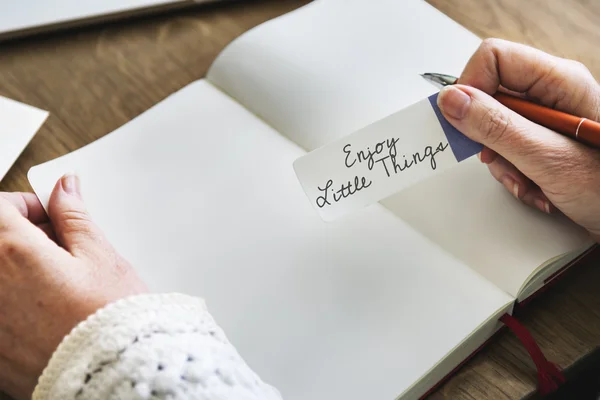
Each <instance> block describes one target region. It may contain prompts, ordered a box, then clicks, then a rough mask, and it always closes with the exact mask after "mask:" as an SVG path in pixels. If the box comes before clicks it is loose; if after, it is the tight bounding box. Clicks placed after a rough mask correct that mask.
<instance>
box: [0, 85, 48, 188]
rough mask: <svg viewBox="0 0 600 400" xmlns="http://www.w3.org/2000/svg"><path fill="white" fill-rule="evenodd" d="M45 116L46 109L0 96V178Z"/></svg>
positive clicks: (46, 113) (46, 114) (46, 115)
mask: <svg viewBox="0 0 600 400" xmlns="http://www.w3.org/2000/svg"><path fill="white" fill-rule="evenodd" d="M46 118H48V112H46V111H42V110H40V109H37V108H35V107H31V106H29V105H27V104H23V103H19V102H17V101H14V100H11V99H7V98H6V97H2V96H0V180H1V179H2V178H4V175H6V173H7V172H8V170H9V169H10V167H12V165H13V164H14V162H15V161H16V160H17V158H19V155H20V154H21V153H22V152H23V150H24V149H25V147H26V146H27V144H28V143H29V142H30V141H31V139H32V138H33V137H34V136H35V134H36V132H37V131H38V130H39V129H40V127H41V126H42V124H43V123H44V121H45V120H46Z"/></svg>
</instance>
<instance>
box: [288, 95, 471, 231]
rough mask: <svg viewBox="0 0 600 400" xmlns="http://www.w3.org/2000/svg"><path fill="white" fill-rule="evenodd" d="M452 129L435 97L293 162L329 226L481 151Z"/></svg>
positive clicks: (313, 202)
mask: <svg viewBox="0 0 600 400" xmlns="http://www.w3.org/2000/svg"><path fill="white" fill-rule="evenodd" d="M481 148H482V147H481V145H480V144H478V143H475V142H473V141H472V140H470V139H468V138H467V137H466V136H464V135H462V134H461V133H460V132H458V131H457V130H456V129H455V128H454V127H452V126H451V125H450V124H449V123H448V121H446V119H445V118H444V117H443V116H442V114H441V112H440V110H439V108H438V107H437V94H436V95H433V96H431V97H429V98H426V99H423V100H421V101H420V102H418V103H415V104H413V105H411V106H409V107H407V108H405V109H403V110H401V111H399V112H397V113H395V114H392V115H390V116H388V117H386V118H384V119H382V120H379V121H377V122H375V123H373V124H371V125H369V126H367V127H365V128H363V129H360V130H359V131H357V132H354V133H352V134H350V135H348V136H346V137H344V138H342V139H340V140H337V141H335V142H333V143H330V144H328V145H326V146H323V147H321V148H319V149H316V150H314V151H312V152H310V153H308V154H307V155H305V156H303V157H300V158H299V159H297V160H296V161H295V162H294V169H295V171H296V175H297V177H298V179H299V181H300V183H301V185H302V187H303V188H304V191H305V193H306V194H307V196H308V198H309V200H310V202H311V203H312V204H313V206H314V207H315V208H316V209H317V211H318V213H319V215H320V216H321V218H322V219H324V220H325V221H332V220H334V219H336V218H338V217H341V216H343V215H345V214H348V213H350V212H352V211H354V210H358V209H361V208H363V207H365V206H368V205H370V204H373V203H375V202H378V201H380V200H382V199H384V198H386V197H388V196H390V195H392V194H394V193H397V192H399V191H400V190H402V189H405V188H407V187H408V186H410V185H412V184H415V183H417V182H418V181H420V180H422V179H425V178H427V177H428V176H431V175H432V174H434V173H436V172H439V171H443V170H446V169H448V168H450V167H452V166H454V165H456V164H457V163H458V162H460V161H463V160H465V159H467V158H468V157H471V156H472V155H475V154H477V153H479V152H480V151H481Z"/></svg>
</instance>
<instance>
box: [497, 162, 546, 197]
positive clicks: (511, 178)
mask: <svg viewBox="0 0 600 400" xmlns="http://www.w3.org/2000/svg"><path fill="white" fill-rule="evenodd" d="M488 169H489V170H490V173H491V174H492V176H493V177H494V178H495V179H496V180H497V181H498V182H500V183H501V184H502V185H504V187H505V188H506V190H508V191H509V193H511V194H512V195H513V196H514V197H516V198H517V199H519V200H521V199H522V198H523V197H524V196H525V194H526V193H527V192H528V191H529V189H530V188H531V187H532V186H535V184H534V183H533V182H531V180H530V179H529V178H527V177H526V176H525V175H523V174H522V173H521V171H519V170H518V169H517V168H516V167H515V166H514V165H512V164H511V163H510V162H508V161H507V160H506V159H505V158H504V157H501V156H497V157H496V159H495V160H494V161H493V162H491V163H489V164H488Z"/></svg>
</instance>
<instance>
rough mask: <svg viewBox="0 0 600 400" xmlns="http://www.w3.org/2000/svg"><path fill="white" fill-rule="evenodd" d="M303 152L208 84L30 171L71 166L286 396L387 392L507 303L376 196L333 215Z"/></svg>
mask: <svg viewBox="0 0 600 400" xmlns="http://www.w3.org/2000/svg"><path fill="white" fill-rule="evenodd" d="M301 154H303V150H301V149H300V148H299V147H298V146H296V145H294V144H293V143H291V142H290V141H288V140H287V139H285V138H284V137H282V136H280V135H279V134H278V133H277V132H275V131H274V130H272V129H271V128H269V127H268V126H267V125H266V124H264V123H263V122H262V121H261V120H259V119H258V118H256V117H254V116H253V115H252V114H250V113H249V112H247V111H246V110H244V109H243V108H242V107H241V106H240V105H239V104H238V103H236V102H234V101H233V100H231V99H230V98H229V97H227V96H225V95H224V94H222V93H221V92H219V91H218V90H216V89H214V88H213V87H212V86H210V85H209V84H208V83H206V82H205V81H200V82H197V83H193V84H191V85H190V86H188V87H186V88H184V89H183V90H182V91H180V92H178V93H176V94H174V95H172V96H171V97H169V98H168V99H167V100H165V101H164V102H162V103H160V104H158V105H157V106H155V107H154V108H152V109H150V110H149V111H147V112H146V113H144V114H142V115H141V116H140V117H138V118H136V119H134V120H133V121H131V122H130V123H128V124H126V125H125V126H123V127H122V128H120V129H118V130H117V131H115V132H113V133H112V134H110V135H108V136H106V137H104V138H102V139H100V140H98V141H97V142H95V143H93V144H91V145H88V146H86V147H84V148H82V149H80V150H78V151H76V152H74V153H71V154H69V155H67V156H64V157H62V158H59V159H57V160H55V161H51V162H50V163H47V164H44V165H41V166H38V167H34V168H33V169H32V170H31V171H30V174H29V176H30V181H31V183H32V186H33V187H34V189H35V190H36V193H37V194H38V195H39V196H40V198H41V199H42V202H43V203H44V204H46V203H47V199H48V196H49V194H50V191H51V189H52V187H53V185H54V183H55V182H56V180H57V179H58V178H59V177H60V176H61V175H62V174H63V173H64V172H67V171H69V170H74V171H76V172H77V173H78V174H79V175H80V177H81V179H82V185H83V196H84V198H85V199H86V203H87V204H88V206H89V210H90V212H91V214H92V216H93V218H94V220H95V221H97V222H98V223H99V225H100V226H101V228H102V229H104V230H105V231H106V233H107V234H108V238H109V239H110V241H111V242H113V243H114V244H115V245H116V247H117V249H118V250H119V251H120V252H121V253H122V254H123V255H124V256H125V257H126V258H127V259H128V260H130V261H131V262H132V264H133V265H134V266H135V268H136V269H137V270H138V271H139V272H140V274H141V275H142V277H143V278H144V279H145V280H146V281H147V282H148V283H149V285H150V287H151V288H152V289H154V290H157V291H179V292H184V293H189V294H193V295H198V296H201V297H203V298H205V299H206V301H207V305H208V308H209V310H210V311H211V312H212V313H213V315H214V316H215V318H216V320H217V322H218V323H219V324H220V325H221V326H222V327H223V328H224V330H225V332H226V334H227V335H228V337H229V338H230V340H231V341H232V343H233V344H234V345H235V346H236V347H237V348H238V350H239V351H240V353H241V355H242V357H244V358H245V359H246V360H247V362H248V363H249V365H250V366H251V367H252V368H253V369H255V371H256V372H257V373H258V374H259V375H260V376H261V377H262V378H263V379H264V380H265V381H267V382H269V383H271V384H273V385H274V386H276V387H277V388H278V389H279V390H280V391H281V392H282V394H283V396H284V398H285V399H288V400H306V399H311V400H330V399H345V400H364V399H367V398H368V399H381V400H393V399H394V398H395V397H396V396H397V395H399V394H400V393H402V392H403V391H404V390H405V389H407V388H408V387H409V386H410V385H411V384H412V383H413V382H414V381H416V380H417V379H418V378H419V377H420V376H422V375H423V374H424V373H425V372H426V371H428V370H429V369H430V368H431V367H433V366H434V365H435V364H436V363H437V362H438V361H439V360H441V359H442V358H443V357H444V356H445V355H446V354H447V353H449V352H450V351H451V350H452V349H453V348H454V347H455V346H456V345H457V344H458V343H459V342H461V341H462V340H463V339H464V338H466V337H467V336H468V335H469V334H470V333H471V332H472V331H474V330H475V329H476V328H477V327H478V326H479V325H480V324H481V323H483V321H485V320H486V319H488V317H490V316H492V315H493V314H494V313H495V312H496V311H497V310H499V309H500V308H502V307H505V306H506V304H508V303H510V302H511V298H510V297H509V296H507V295H506V294H504V293H503V292H502V291H500V290H499V289H497V288H495V287H494V286H492V285H491V284H490V283H489V282H487V281H486V280H485V279H483V278H481V277H480V276H479V275H477V274H476V273H473V271H472V270H470V269H469V268H467V267H465V266H464V265H463V264H461V263H460V262H459V261H457V260H456V259H455V258H453V257H452V256H451V255H449V254H447V253H446V252H444V251H443V250H441V249H439V248H438V247H436V246H435V245H433V244H432V243H431V242H429V241H428V240H427V239H425V238H424V237H422V236H421V235H420V234H418V233H415V232H414V231H412V229H411V228H410V227H409V226H408V225H406V224H405V223H404V222H402V221H400V220H399V219H398V218H395V217H393V216H392V215H391V214H390V213H389V211H387V210H386V209H385V208H383V207H381V206H377V207H372V208H370V209H369V210H368V211H367V212H365V213H361V214H357V215H354V216H352V217H350V218H347V219H345V220H344V221H340V222H335V223H329V224H327V223H324V222H322V221H321V220H320V218H319V217H318V216H317V215H316V214H315V212H314V211H313V209H312V207H311V205H310V204H309V203H308V201H307V200H306V197H305V195H304V193H303V192H302V189H301V188H300V186H299V185H298V182H297V180H296V178H295V176H294V172H293V168H292V162H293V160H294V159H296V157H298V156H300V155H301Z"/></svg>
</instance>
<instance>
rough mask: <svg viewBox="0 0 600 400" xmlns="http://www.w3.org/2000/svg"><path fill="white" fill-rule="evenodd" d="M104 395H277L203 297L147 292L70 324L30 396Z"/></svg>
mask: <svg viewBox="0 0 600 400" xmlns="http://www.w3.org/2000/svg"><path fill="white" fill-rule="evenodd" d="M223 395H225V397H216V396H223ZM213 396H215V397H213ZM109 398H122V399H125V398H126V399H153V400H155V399H171V398H227V399H245V400H246V399H248V400H250V399H264V400H276V399H280V396H279V393H277V391H276V390H275V389H273V388H271V387H270V386H269V385H266V384H265V383H263V382H262V381H261V380H260V379H259V377H258V376H257V375H256V374H255V373H254V372H252V371H251V370H250V368H249V367H248V366H247V365H246V364H245V362H244V361H243V360H242V358H241V357H240V355H239V354H238V353H237V352H236V350H235V348H234V347H233V346H232V345H231V344H230V343H229V341H228V340H227V338H226V336H225V334H224V332H223V331H222V330H221V329H220V328H219V327H218V326H217V324H216V323H215V321H214V320H213V318H212V316H211V315H210V314H209V313H208V311H207V309H206V306H205V304H204V301H203V300H201V299H198V298H195V297H190V296H186V295H182V294H154V295H138V296H133V297H129V298H126V299H122V300H119V301H117V302H115V303H112V304H110V305H108V306H106V307H105V308H103V309H101V310H99V311H97V312H96V313H95V314H93V315H91V316H90V317H88V318H87V320H85V321H84V322H82V323H80V324H79V325H78V326H76V327H75V328H74V329H73V330H72V331H71V333H70V334H69V335H67V336H66V337H65V338H64V339H63V341H62V343H61V344H60V345H59V346H58V348H57V350H56V351H55V353H54V354H53V356H52V358H51V359H50V362H49V364H48V366H47V367H46V369H45V370H44V372H43V374H42V376H41V377H40V379H39V382H38V385H37V387H36V389H35V391H34V394H33V400H54V399H60V400H70V399H73V400H84V399H85V400H96V399H97V400H106V399H109Z"/></svg>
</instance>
